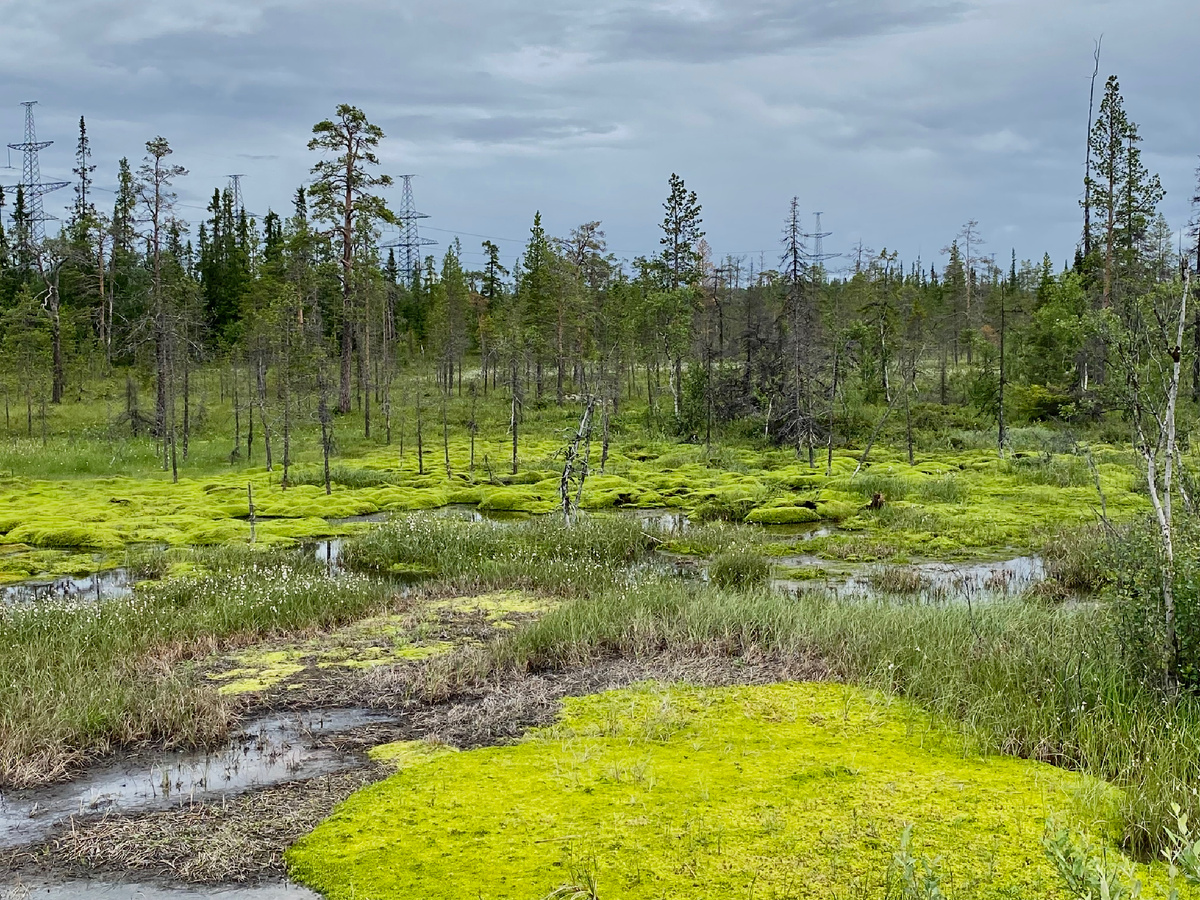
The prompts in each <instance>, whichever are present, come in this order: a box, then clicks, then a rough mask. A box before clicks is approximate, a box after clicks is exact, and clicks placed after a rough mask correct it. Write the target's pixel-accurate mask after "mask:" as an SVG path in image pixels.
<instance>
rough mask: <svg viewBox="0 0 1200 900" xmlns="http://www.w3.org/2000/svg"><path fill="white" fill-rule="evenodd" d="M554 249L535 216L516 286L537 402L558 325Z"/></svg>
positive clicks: (540, 216) (538, 218) (540, 395)
mask: <svg viewBox="0 0 1200 900" xmlns="http://www.w3.org/2000/svg"><path fill="white" fill-rule="evenodd" d="M554 261H555V257H554V248H553V247H552V246H551V245H550V241H549V239H548V238H547V237H546V230H545V228H543V227H542V214H541V213H540V212H537V213H535V214H534V216H533V225H532V226H531V227H530V229H529V242H528V243H527V244H526V245H525V254H524V256H522V258H521V276H520V279H519V280H518V282H517V301H518V307H519V309H520V314H521V330H522V336H523V339H524V343H525V345H526V346H527V347H528V348H529V350H530V352H531V353H532V355H533V364H534V367H535V369H536V376H537V377H536V381H535V387H536V392H537V399H538V400H541V398H542V388H543V374H544V369H545V364H546V362H547V357H548V354H549V350H550V346H551V338H550V329H551V327H552V325H553V323H554V321H555V316H556V314H555V304H556V302H557V299H558V297H557V290H556V285H555V273H554Z"/></svg>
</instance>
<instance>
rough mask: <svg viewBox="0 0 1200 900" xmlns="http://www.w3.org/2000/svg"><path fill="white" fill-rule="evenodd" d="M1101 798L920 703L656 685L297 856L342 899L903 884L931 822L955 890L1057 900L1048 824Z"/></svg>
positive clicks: (389, 806)
mask: <svg viewBox="0 0 1200 900" xmlns="http://www.w3.org/2000/svg"><path fill="white" fill-rule="evenodd" d="M405 755H406V756H408V754H405ZM413 756H417V757H418V758H420V757H421V756H422V755H421V754H414V755H413ZM407 761H413V760H412V757H411V756H409V757H408V760H407ZM1080 794H1087V795H1088V796H1091V797H1093V798H1094V797H1096V796H1105V792H1104V791H1103V790H1100V791H1097V790H1096V786H1095V782H1089V780H1088V779H1085V778H1083V777H1082V776H1078V775H1072V774H1070V773H1067V772H1064V771H1061V770H1058V769H1055V768H1053V767H1050V766H1047V765H1042V764H1038V763H1029V762H1024V761H1020V760H1015V759H1011V758H1001V757H988V758H979V757H977V756H975V755H973V754H971V753H970V752H968V751H967V750H966V749H965V748H964V747H963V745H962V743H961V741H960V740H959V739H957V738H956V737H953V736H951V735H950V734H949V733H947V732H944V731H942V730H941V729H940V728H939V727H938V725H937V723H936V722H931V721H930V720H929V719H928V717H927V716H926V715H925V714H923V713H920V712H918V711H917V710H916V709H915V708H914V707H911V706H909V705H907V704H904V703H902V702H899V701H891V702H889V701H887V700H886V699H884V698H882V697H880V696H877V695H872V694H868V693H866V692H863V691H861V690H858V689H854V688H849V687H845V686H839V685H832V684H785V685H771V686H765V687H763V686H758V687H736V688H719V689H712V688H709V689H703V688H689V687H673V688H669V689H664V688H661V687H658V686H652V685H642V686H638V687H635V688H631V689H626V690H620V691H613V692H609V693H605V694H600V695H596V696H592V697H585V698H579V699H570V700H567V701H566V702H565V711H564V714H563V718H562V720H561V721H560V722H559V723H558V724H557V725H554V726H552V727H549V728H544V729H540V730H538V731H535V732H533V733H532V734H531V735H530V736H529V737H527V738H526V739H525V740H524V741H523V742H521V743H519V744H517V745H513V746H504V747H490V748H485V749H479V750H472V751H470V752H463V753H455V754H447V755H443V756H436V755H425V756H424V761H423V762H421V763H420V764H419V765H415V766H413V765H409V766H408V767H406V768H404V769H402V770H401V771H400V772H399V773H397V774H396V775H394V776H392V777H391V778H389V779H388V780H386V781H384V782H381V783H379V784H377V785H374V786H372V787H369V788H367V789H365V790H363V791H361V792H359V793H358V794H356V795H354V796H353V797H351V798H350V799H349V800H348V801H346V802H345V803H344V804H343V805H342V806H341V807H339V808H338V810H337V811H336V812H335V813H334V815H333V816H332V817H331V818H330V819H328V820H327V821H326V822H324V823H323V824H322V825H321V826H319V827H318V828H317V829H316V830H315V831H314V832H313V833H312V834H310V835H308V836H307V837H305V838H303V839H301V840H300V841H299V842H298V843H297V844H296V845H294V846H293V847H292V849H291V850H290V851H289V852H288V855H287V859H288V863H289V866H290V870H291V874H292V876H293V877H294V878H296V879H298V880H299V881H301V882H304V883H306V884H308V885H310V886H311V887H313V888H315V889H317V890H319V891H320V892H322V893H323V894H325V896H327V897H329V898H331V900H343V898H351V897H355V898H380V900H382V898H411V897H425V898H438V897H445V898H450V897H455V898H457V897H461V896H464V895H468V894H469V895H470V896H478V897H480V898H499V897H545V896H547V895H549V894H550V893H551V892H553V891H555V890H557V889H559V888H563V887H565V886H569V885H588V884H594V885H595V887H596V892H597V894H598V895H599V896H601V897H626V898H651V897H677V896H687V897H693V898H704V897H712V898H718V897H720V898H725V897H745V896H750V891H751V888H752V887H753V892H754V895H755V896H762V897H771V896H777V897H782V896H787V897H813V898H817V897H820V898H826V897H830V896H849V895H852V894H854V895H858V894H862V893H864V891H865V892H866V893H867V894H872V895H873V894H875V893H876V892H877V889H878V893H879V895H882V893H883V891H882V888H883V886H884V881H885V879H886V873H887V870H888V864H889V862H890V860H891V854H892V851H893V849H894V847H895V844H896V841H897V839H898V837H899V835H900V833H901V831H902V830H903V828H904V827H905V825H906V824H907V823H910V822H914V821H915V822H916V837H915V839H914V846H913V849H914V851H915V852H917V853H921V854H927V855H928V856H930V857H940V858H941V861H942V871H943V872H944V873H945V876H946V877H945V883H944V887H946V888H947V893H948V894H949V895H950V896H955V897H1001V896H1004V897H1010V896H1057V895H1058V894H1059V893H1060V886H1059V883H1058V881H1057V877H1056V875H1055V873H1054V872H1053V871H1052V869H1051V868H1050V866H1049V864H1048V863H1047V862H1046V861H1045V860H1044V857H1043V855H1042V852H1041V847H1040V838H1041V835H1042V831H1043V827H1044V822H1045V820H1046V817H1047V816H1050V815H1060V816H1063V815H1066V816H1070V815H1071V814H1072V811H1073V809H1074V808H1075V806H1076V802H1077V801H1076V798H1077V796H1078V795H1080ZM1093 812H1094V810H1093Z"/></svg>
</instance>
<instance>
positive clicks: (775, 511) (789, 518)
mask: <svg viewBox="0 0 1200 900" xmlns="http://www.w3.org/2000/svg"><path fill="white" fill-rule="evenodd" d="M746 521H747V522H753V523H756V524H759V525H804V524H807V523H809V522H820V521H821V514H820V513H818V512H817V511H816V510H815V509H809V508H808V507H807V506H767V507H762V508H760V509H755V510H751V512H750V515H748V516H746Z"/></svg>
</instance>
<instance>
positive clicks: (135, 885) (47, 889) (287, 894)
mask: <svg viewBox="0 0 1200 900" xmlns="http://www.w3.org/2000/svg"><path fill="white" fill-rule="evenodd" d="M93 898H94V900H310V898H319V895H318V894H314V893H313V892H312V891H310V890H307V889H305V888H302V887H300V886H299V885H295V884H288V883H282V882H281V883H276V884H261V885H255V886H253V887H229V888H224V887H218V888H183V887H173V886H166V885H161V884H155V883H143V882H128V883H125V882H114V881H62V882H49V881H40V880H29V881H15V882H12V883H10V884H7V885H5V884H3V883H0V900H93Z"/></svg>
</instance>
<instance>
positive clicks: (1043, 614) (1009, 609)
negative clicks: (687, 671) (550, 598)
mask: <svg viewBox="0 0 1200 900" xmlns="http://www.w3.org/2000/svg"><path fill="white" fill-rule="evenodd" d="M663 651H672V652H677V653H694V654H712V653H717V654H723V655H733V656H735V657H740V656H742V655H743V654H747V653H750V654H755V653H760V654H761V653H767V654H779V655H783V656H786V657H793V658H794V657H799V658H809V659H811V660H814V661H815V664H816V665H818V667H824V668H826V669H828V671H829V672H830V673H831V674H832V675H833V676H835V677H837V678H840V679H845V680H848V681H852V682H857V683H861V684H864V685H867V686H870V687H873V688H876V689H878V690H881V691H886V692H888V693H893V694H896V695H900V696H903V697H906V698H908V699H910V700H912V701H913V702H915V703H918V704H920V705H921V706H922V707H924V708H926V709H928V710H929V711H931V712H932V713H934V714H936V715H938V716H941V717H943V719H944V720H945V721H946V722H947V723H953V724H952V725H948V726H947V727H953V728H955V729H956V730H957V731H958V732H959V734H960V735H961V737H962V738H963V739H964V740H965V741H967V742H968V743H969V744H970V745H971V746H972V747H975V748H977V749H978V750H979V751H980V752H985V753H1000V754H1008V755H1012V756H1018V757H1025V758H1032V759H1036V760H1040V761H1045V762H1050V763H1054V764H1056V765H1059V766H1062V767H1064V768H1067V769H1071V770H1078V771H1083V772H1087V773H1090V774H1092V775H1094V776H1096V777H1099V778H1102V779H1104V780H1106V781H1108V782H1109V783H1111V784H1114V785H1118V786H1120V787H1121V788H1123V791H1122V794H1121V796H1120V799H1119V801H1118V815H1119V819H1120V839H1121V841H1122V843H1123V845H1124V846H1125V847H1126V848H1128V849H1129V850H1130V852H1132V853H1134V854H1136V855H1138V856H1141V857H1153V856H1155V855H1157V853H1158V852H1159V851H1160V850H1161V848H1162V847H1163V841H1164V839H1165V838H1164V835H1165V829H1166V828H1167V827H1168V826H1169V825H1170V824H1171V823H1172V822H1173V818H1172V815H1171V805H1172V804H1173V803H1179V804H1181V805H1182V806H1183V807H1184V809H1185V811H1188V812H1189V813H1191V815H1192V818H1193V819H1196V818H1197V813H1198V812H1200V800H1198V794H1197V790H1198V788H1200V700H1197V699H1196V698H1194V697H1193V696H1191V695H1187V694H1184V695H1180V696H1175V697H1166V696H1163V695H1162V694H1161V693H1160V692H1159V691H1158V690H1157V689H1155V688H1153V687H1150V686H1147V685H1146V684H1145V683H1143V681H1142V680H1141V679H1140V678H1139V677H1137V676H1136V674H1135V673H1134V672H1133V671H1132V670H1131V668H1130V667H1129V666H1128V665H1126V664H1125V662H1124V660H1123V658H1122V652H1121V643H1120V640H1119V637H1118V632H1117V629H1116V623H1115V622H1114V621H1113V619H1112V617H1111V615H1110V614H1109V613H1108V612H1107V611H1106V610H1105V609H1103V608H1100V607H1091V606H1068V607H1060V606H1051V605H1045V604H1040V603H1028V602H1019V601H995V602H992V603H988V604H983V605H979V606H975V607H974V608H971V607H968V606H966V605H965V604H963V605H957V604H949V605H938V606H926V605H921V604H890V603H886V602H878V603H876V602H868V601H865V600H854V601H838V600H837V599H835V598H834V597H831V596H827V595H825V594H823V593H820V592H810V593H801V594H799V595H798V596H789V595H784V594H782V593H779V592H774V591H768V590H740V591H727V590H721V589H718V588H716V587H713V586H705V585H697V584H695V583H693V584H685V583H680V582H672V581H669V580H666V579H663V580H651V581H646V582H642V583H639V584H638V585H635V586H620V587H616V588H613V589H611V590H608V591H603V592H596V593H594V594H592V595H589V596H584V597H581V598H579V599H577V600H574V601H572V602H568V603H566V604H564V605H562V606H559V607H557V608H555V609H552V610H550V611H549V612H547V613H546V614H545V615H544V616H542V617H541V618H540V619H538V620H537V621H536V622H534V623H532V624H530V625H528V626H527V627H525V628H523V629H521V630H519V631H518V632H516V633H514V634H513V635H512V636H511V637H510V638H508V639H506V640H504V641H502V642H501V643H498V644H496V645H494V646H493V647H492V648H490V650H489V652H488V654H487V655H485V656H483V657H466V658H459V659H456V660H449V661H447V662H446V663H445V667H446V670H445V672H444V674H443V676H442V677H443V678H447V679H450V680H454V679H466V680H468V681H472V680H475V679H478V678H481V677H494V676H495V675H496V674H497V673H503V672H508V671H512V670H518V671H526V670H530V671H543V670H546V669H568V668H571V667H574V666H578V665H585V664H588V663H591V662H594V661H595V660H596V659H598V658H608V657H612V656H622V657H629V658H634V659H638V658H652V657H653V656H655V655H657V654H659V653H661V652H663ZM485 673H492V674H491V675H486V674H485Z"/></svg>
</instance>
